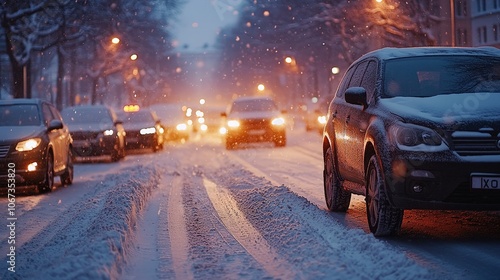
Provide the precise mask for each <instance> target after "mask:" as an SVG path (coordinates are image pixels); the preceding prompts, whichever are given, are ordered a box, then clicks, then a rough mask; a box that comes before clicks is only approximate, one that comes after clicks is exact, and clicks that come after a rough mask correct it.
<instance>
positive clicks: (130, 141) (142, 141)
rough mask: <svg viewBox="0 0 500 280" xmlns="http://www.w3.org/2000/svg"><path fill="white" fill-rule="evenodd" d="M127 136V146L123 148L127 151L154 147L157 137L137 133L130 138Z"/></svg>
mask: <svg viewBox="0 0 500 280" xmlns="http://www.w3.org/2000/svg"><path fill="white" fill-rule="evenodd" d="M128 134H129V133H128ZM128 134H127V138H126V142H127V144H126V146H125V147H126V148H127V149H143V148H153V147H154V146H155V145H156V142H157V141H156V137H157V136H156V135H155V134H146V135H140V134H139V133H137V134H134V135H130V136H129V135H128Z"/></svg>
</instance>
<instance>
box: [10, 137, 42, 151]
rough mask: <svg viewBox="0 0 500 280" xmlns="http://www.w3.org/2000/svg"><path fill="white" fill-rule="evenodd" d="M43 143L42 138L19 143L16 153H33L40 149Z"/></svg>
mask: <svg viewBox="0 0 500 280" xmlns="http://www.w3.org/2000/svg"><path fill="white" fill-rule="evenodd" d="M41 142H42V139H41V138H31V139H28V140H24V141H21V142H19V143H17V145H16V151H18V152H26V151H31V150H33V149H35V148H36V147H38V145H40V143H41Z"/></svg>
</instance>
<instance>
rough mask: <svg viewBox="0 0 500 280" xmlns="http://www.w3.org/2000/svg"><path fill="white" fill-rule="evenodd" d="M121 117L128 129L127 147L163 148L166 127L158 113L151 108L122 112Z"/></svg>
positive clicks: (155, 149) (154, 150)
mask: <svg viewBox="0 0 500 280" xmlns="http://www.w3.org/2000/svg"><path fill="white" fill-rule="evenodd" d="M120 119H122V120H123V126H124V127H125V131H126V137H125V138H126V148H127V149H152V151H153V152H156V151H159V150H161V149H163V142H164V136H163V133H164V129H163V127H162V126H161V122H160V119H159V118H158V116H157V115H156V113H155V112H154V111H152V110H149V109H140V110H137V111H133V112H121V113H120Z"/></svg>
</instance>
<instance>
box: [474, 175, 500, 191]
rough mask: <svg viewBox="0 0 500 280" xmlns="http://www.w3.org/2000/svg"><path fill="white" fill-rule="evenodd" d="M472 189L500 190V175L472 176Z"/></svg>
mask: <svg viewBox="0 0 500 280" xmlns="http://www.w3.org/2000/svg"><path fill="white" fill-rule="evenodd" d="M471 179H472V189H475V190H500V175H496V174H494V175H488V174H481V175H471Z"/></svg>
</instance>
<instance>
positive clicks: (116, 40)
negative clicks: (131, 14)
mask: <svg viewBox="0 0 500 280" xmlns="http://www.w3.org/2000/svg"><path fill="white" fill-rule="evenodd" d="M111 43H113V44H115V45H116V44H119V43H120V38H118V37H114V38H113V39H111Z"/></svg>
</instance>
